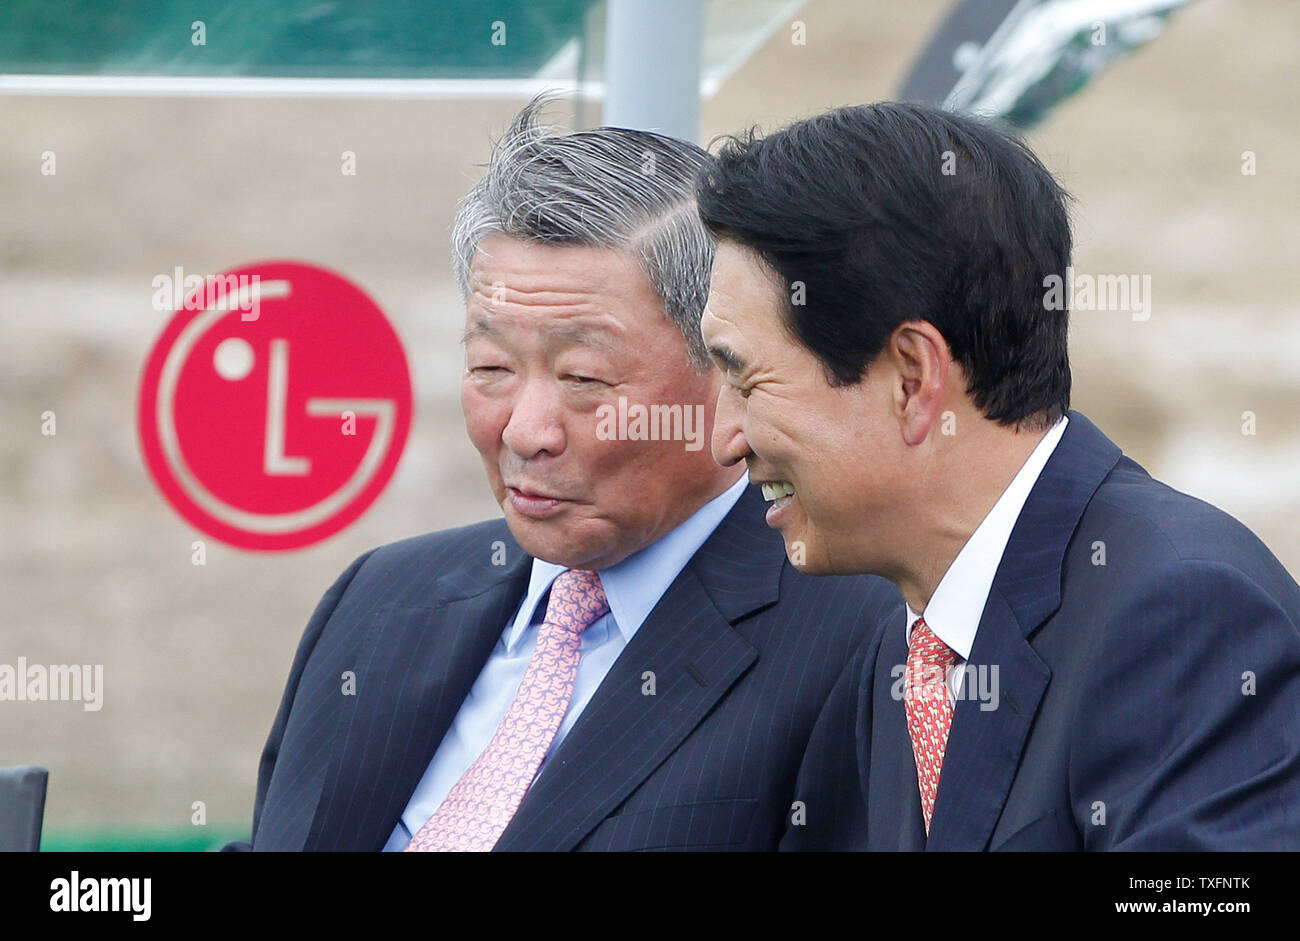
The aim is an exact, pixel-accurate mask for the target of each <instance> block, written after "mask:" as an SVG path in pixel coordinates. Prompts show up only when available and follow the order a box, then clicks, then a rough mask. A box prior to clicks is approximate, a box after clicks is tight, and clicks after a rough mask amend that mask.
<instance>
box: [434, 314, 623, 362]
mask: <svg viewBox="0 0 1300 941" xmlns="http://www.w3.org/2000/svg"><path fill="white" fill-rule="evenodd" d="M499 336H501V331H500V330H499V329H497V327H496V325H495V324H493V323H491V322H490V321H488V320H485V319H484V318H483V317H475V318H474V322H473V323H472V324H471V325H470V326H469V327H467V328H466V329H465V332H464V333H462V334H461V338H460V342H461V345H462V346H464V345H465V344H467V343H469V341H471V340H477V339H479V338H480V337H486V338H492V337H499ZM547 336H548V337H549V338H551V339H555V340H559V341H561V342H567V343H577V344H582V345H585V346H598V347H600V348H601V349H603V350H605V351H607V352H609V353H617V352H618V350H617V349H616V348H615V346H614V344H613V343H611V342H610V340H609V338H608V337H607V336H606V333H605V331H604V330H601V329H592V328H590V327H558V328H556V329H554V330H549V331H547Z"/></svg>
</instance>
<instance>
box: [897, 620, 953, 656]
mask: <svg viewBox="0 0 1300 941" xmlns="http://www.w3.org/2000/svg"><path fill="white" fill-rule="evenodd" d="M907 658H908V659H909V660H915V661H917V662H919V663H923V664H925V665H926V666H936V667H944V668H947V667H950V666H952V665H953V664H954V663H956V662H957V653H956V651H954V650H953V649H952V648H951V647H949V646H948V645H947V644H945V643H944V642H943V641H941V640H940V639H939V638H938V636H936V635H935V633H934V631H932V630H930V625H929V624H926V623H925V618H917V619H916V623H915V624H913V625H912V636H911V639H910V640H909V641H908V644H907Z"/></svg>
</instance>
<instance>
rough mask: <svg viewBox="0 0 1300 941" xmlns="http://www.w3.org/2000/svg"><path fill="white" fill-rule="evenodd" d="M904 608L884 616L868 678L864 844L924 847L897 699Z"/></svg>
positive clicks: (904, 649) (909, 749) (904, 656)
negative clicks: (883, 626) (869, 704)
mask: <svg viewBox="0 0 1300 941" xmlns="http://www.w3.org/2000/svg"><path fill="white" fill-rule="evenodd" d="M906 620H907V614H906V611H905V610H904V608H903V606H902V605H899V606H898V607H897V609H895V611H894V613H893V614H891V615H890V616H889V617H888V618H886V620H885V628H884V635H883V636H882V638H881V643H880V654H879V656H878V658H877V660H876V668H875V673H874V682H873V684H872V699H871V702H872V708H871V730H870V731H871V738H870V740H869V741H870V746H869V747H870V766H869V768H868V771H867V791H866V801H867V849H871V850H908V851H915V850H922V849H925V820H924V818H923V817H922V816H921V797H920V792H919V790H918V785H917V783H916V760H915V759H914V758H913V757H912V739H911V736H910V735H909V734H908V731H907V712H906V710H905V709H904V707H903V700H902V688H903V687H902V682H903V680H902V676H903V673H902V671H903V668H904V666H905V665H906V664H907V643H906V635H905V632H904V630H903V627H904V624H905V622H906Z"/></svg>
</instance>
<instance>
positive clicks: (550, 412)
mask: <svg viewBox="0 0 1300 941" xmlns="http://www.w3.org/2000/svg"><path fill="white" fill-rule="evenodd" d="M549 385H551V384H548V383H546V382H543V381H535V382H528V383H525V384H524V385H523V386H522V387H521V388H520V390H519V394H518V395H517V396H516V398H515V401H514V403H513V407H512V408H511V410H510V420H509V421H508V422H506V427H505V428H504V430H502V432H501V441H502V443H504V444H505V446H506V447H507V448H509V449H510V450H511V451H513V452H514V453H515V455H516V456H518V457H520V458H524V459H528V458H533V457H537V456H538V455H540V454H543V453H545V454H549V455H551V456H552V457H556V456H558V455H559V454H561V453H563V451H564V445H565V434H564V421H563V408H562V406H561V403H560V401H559V395H558V390H555V389H553V388H548V386H549Z"/></svg>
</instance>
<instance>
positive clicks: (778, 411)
mask: <svg viewBox="0 0 1300 941" xmlns="http://www.w3.org/2000/svg"><path fill="white" fill-rule="evenodd" d="M784 302H785V294H784V290H783V288H782V286H781V283H780V281H779V279H778V278H777V276H776V275H775V274H774V273H773V272H772V271H771V269H770V268H768V266H767V265H766V264H765V263H764V262H763V261H762V260H761V258H760V257H759V256H758V255H757V254H756V253H754V252H752V251H751V250H749V249H748V248H745V247H743V246H740V245H737V244H735V243H732V242H723V243H722V244H721V245H719V246H718V251H717V255H716V257H715V260H714V264H713V284H712V288H711V291H710V294H709V302H708V306H707V307H706V308H705V311H704V317H703V319H702V320H701V323H700V326H701V330H702V332H703V334H704V340H705V343H706V344H708V347H709V351H710V354H711V355H712V356H713V358H714V360H715V362H717V363H718V365H719V366H720V367H721V369H722V370H723V372H724V384H723V387H722V389H721V391H720V392H719V397H718V407H717V415H716V417H715V423H714V431H713V453H714V457H715V458H716V459H717V460H718V462H719V463H721V464H724V465H732V464H736V463H737V462H740V461H744V462H746V463H747V464H748V466H749V478H750V481H751V482H752V483H756V484H766V485H768V486H765V487H764V496H766V497H768V499H769V501H773V498H774V497H777V488H779V490H780V493H781V494H782V495H781V496H779V498H776V499H775V500H774V501H773V502H771V504H770V506H769V509H768V513H767V522H768V525H770V526H772V527H774V528H776V529H778V530H779V531H780V532H781V535H782V536H783V537H784V538H785V543H786V553H787V555H788V556H789V557H790V560H791V561H792V562H794V563H795V564H796V565H798V566H799V568H800V569H801V570H802V571H804V572H807V573H809V574H818V575H828V574H847V573H852V572H876V573H878V574H884V575H888V574H890V563H889V561H888V558H887V557H886V555H885V554H884V553H881V552H879V547H880V545H881V544H882V543H881V540H882V539H883V538H887V536H888V534H889V533H890V532H891V529H892V527H895V526H897V525H898V523H899V516H900V513H899V506H900V503H901V504H902V505H903V506H906V501H907V499H910V497H908V495H907V488H906V486H905V480H904V479H903V478H902V475H901V473H900V471H899V470H898V468H899V467H900V464H901V460H902V458H903V454H902V451H903V448H904V445H903V443H902V441H901V438H900V435H899V429H898V423H897V420H896V418H894V417H893V415H892V406H891V403H892V401H893V388H894V387H893V384H892V379H893V375H892V373H891V371H890V369H889V368H888V364H887V363H883V362H882V363H881V364H880V368H877V364H876V363H873V364H872V366H871V368H869V369H868V370H867V375H866V377H865V378H864V379H863V380H862V381H861V382H860V383H858V384H857V385H852V386H844V387H833V386H831V385H830V383H829V382H828V381H827V377H826V373H825V371H824V370H823V368H822V366H821V364H820V363H819V362H818V360H817V359H816V357H814V356H813V354H812V353H811V352H809V351H808V349H807V348H805V347H804V346H803V345H802V344H800V343H799V342H798V341H797V340H795V339H794V338H793V336H792V335H791V334H790V332H789V330H788V329H787V327H786V325H785V319H784V306H783V305H784ZM791 491H792V492H791ZM801 560H802V564H801Z"/></svg>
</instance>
